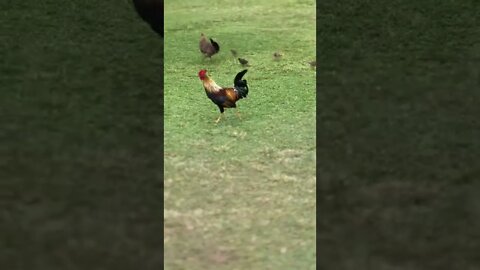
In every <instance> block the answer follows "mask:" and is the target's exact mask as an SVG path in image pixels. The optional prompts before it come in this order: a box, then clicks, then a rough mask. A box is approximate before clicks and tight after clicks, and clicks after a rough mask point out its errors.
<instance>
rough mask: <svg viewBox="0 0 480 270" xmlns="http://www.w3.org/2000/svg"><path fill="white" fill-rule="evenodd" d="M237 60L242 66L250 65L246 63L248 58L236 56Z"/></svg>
mask: <svg viewBox="0 0 480 270" xmlns="http://www.w3.org/2000/svg"><path fill="white" fill-rule="evenodd" d="M238 62H240V64H242V66H244V67H249V66H250V65H249V64H248V60H247V59H243V58H238Z"/></svg>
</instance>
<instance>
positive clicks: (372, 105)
mask: <svg viewBox="0 0 480 270" xmlns="http://www.w3.org/2000/svg"><path fill="white" fill-rule="evenodd" d="M479 22H480V4H479V2H478V1H473V0H467V1H462V2H451V1H414V0H407V1H405V0H402V1H389V2H384V1H380V0H373V1H355V0H349V1H334V0H320V1H317V61H318V67H317V68H318V69H317V256H318V257H317V258H318V259H317V266H318V269H323V270H333V269H335V270H350V269H356V270H367V269H408V270H430V269H431V270H433V269H435V270H463V269H480V259H479V258H480V257H479V256H478V251H479V250H480V230H479V229H478V228H480V196H479V195H480V194H479V193H480V184H479V181H478V179H479V178H480V165H479V163H478V161H479V160H480V121H479V116H480V106H479V104H480V91H479V89H480V79H479V78H480V24H479Z"/></svg>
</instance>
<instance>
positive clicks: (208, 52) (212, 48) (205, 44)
mask: <svg viewBox="0 0 480 270" xmlns="http://www.w3.org/2000/svg"><path fill="white" fill-rule="evenodd" d="M199 47H200V52H202V53H203V55H204V56H206V57H208V58H210V59H211V57H212V55H214V54H216V53H218V52H219V51H220V45H218V43H217V42H215V41H214V40H213V39H211V38H210V42H209V41H208V40H207V38H206V37H205V35H204V34H203V33H201V34H200V44H199Z"/></svg>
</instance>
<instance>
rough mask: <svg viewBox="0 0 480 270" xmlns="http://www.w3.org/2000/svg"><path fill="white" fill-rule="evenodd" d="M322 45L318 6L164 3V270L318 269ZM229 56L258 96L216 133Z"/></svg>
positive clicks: (233, 70)
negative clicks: (203, 42) (219, 88)
mask: <svg viewBox="0 0 480 270" xmlns="http://www.w3.org/2000/svg"><path fill="white" fill-rule="evenodd" d="M201 32H203V33H205V34H206V35H207V36H209V37H212V38H213V39H215V40H216V41H218V42H219V44H220V53H219V54H217V55H214V56H213V57H212V59H211V60H209V59H203V57H202V55H201V54H200V51H199V49H198V41H199V38H200V33H201ZM315 40H316V39H315V3H314V1H286V0H283V1H277V2H275V3H273V2H271V1H266V0H261V1H243V2H241V3H239V2H238V1H213V0H212V1H188V2H180V1H172V0H171V1H166V2H165V51H164V54H165V73H164V74H165V76H164V79H165V118H164V121H165V122H164V123H165V208H164V209H165V214H164V221H165V228H164V236H165V239H164V243H165V269H168V270H175V269H193V270H195V269H229V270H230V269H315V254H316V253H315V209H316V207H315V206H316V202H315V160H316V158H315V150H316V143H315V113H316V109H315V108H316V107H315V76H316V72H315V70H313V69H311V68H310V66H309V64H308V62H309V61H312V60H314V59H315V57H316V52H315ZM230 49H235V50H237V51H238V52H239V54H240V57H243V58H246V59H248V60H249V62H250V64H251V67H249V71H248V73H247V74H246V76H245V78H246V79H247V81H248V83H249V86H250V92H249V96H248V98H246V99H242V100H240V101H239V102H238V103H237V105H238V110H239V111H240V113H241V115H242V118H243V119H242V120H239V119H237V117H236V115H235V114H234V111H233V110H228V109H227V110H226V112H225V114H226V117H225V118H224V119H223V120H222V122H220V123H219V124H218V125H215V123H214V120H215V119H216V118H217V117H218V114H219V111H218V108H217V107H216V106H215V105H214V104H213V103H212V102H211V101H210V100H209V99H208V98H207V96H206V94H205V91H204V89H203V87H202V84H201V81H200V80H199V78H198V77H197V73H198V71H199V70H200V69H203V68H205V69H207V70H208V71H209V73H210V75H211V76H212V78H213V79H214V80H215V81H216V82H217V83H218V84H220V85H223V86H230V85H232V84H233V78H234V76H235V75H236V74H237V73H238V72H239V71H241V70H242V69H243V68H242V67H241V66H240V64H239V63H238V62H237V61H236V60H235V58H234V57H233V56H232V55H231V53H230ZM275 51H279V52H282V53H283V55H284V56H283V58H282V59H281V60H280V61H274V60H273V56H272V55H273V53H274V52H275Z"/></svg>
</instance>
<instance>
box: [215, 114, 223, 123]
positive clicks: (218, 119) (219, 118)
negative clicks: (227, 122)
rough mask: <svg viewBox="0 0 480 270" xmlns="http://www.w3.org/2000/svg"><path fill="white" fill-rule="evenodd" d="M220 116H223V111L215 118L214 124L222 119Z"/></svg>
mask: <svg viewBox="0 0 480 270" xmlns="http://www.w3.org/2000/svg"><path fill="white" fill-rule="evenodd" d="M222 117H223V113H220V116H219V117H218V118H217V120H215V124H218V122H220V120H222Z"/></svg>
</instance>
